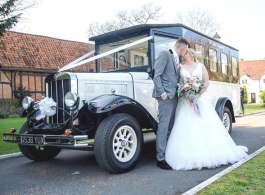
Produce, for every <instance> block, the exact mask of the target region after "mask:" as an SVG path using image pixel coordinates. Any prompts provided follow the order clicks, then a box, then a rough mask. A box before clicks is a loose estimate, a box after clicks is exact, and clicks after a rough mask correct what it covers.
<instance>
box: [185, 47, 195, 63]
mask: <svg viewBox="0 0 265 195" xmlns="http://www.w3.org/2000/svg"><path fill="white" fill-rule="evenodd" d="M187 52H189V54H190V56H191V58H192V60H194V62H197V53H196V51H195V50H194V49H192V48H188V49H187Z"/></svg>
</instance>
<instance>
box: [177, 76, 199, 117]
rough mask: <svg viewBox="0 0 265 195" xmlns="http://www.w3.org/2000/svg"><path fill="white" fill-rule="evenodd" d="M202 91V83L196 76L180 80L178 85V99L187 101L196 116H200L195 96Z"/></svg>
mask: <svg viewBox="0 0 265 195" xmlns="http://www.w3.org/2000/svg"><path fill="white" fill-rule="evenodd" d="M202 89H203V82H202V80H200V79H199V77H197V76H193V77H191V78H188V79H185V80H184V79H183V78H180V81H179V84H178V96H179V99H182V98H184V99H187V100H189V101H190V105H191V106H192V107H193V108H194V111H195V113H196V114H198V115H200V111H199V106H198V101H197V97H196V95H197V94H199V93H200V91H201V90H202Z"/></svg>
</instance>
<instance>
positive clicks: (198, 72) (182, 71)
mask: <svg viewBox="0 0 265 195" xmlns="http://www.w3.org/2000/svg"><path fill="white" fill-rule="evenodd" d="M202 66H203V65H202V64H201V63H197V66H196V68H195V69H194V70H193V72H192V73H190V72H189V71H187V70H186V69H185V68H184V67H183V66H182V67H181V68H180V77H181V78H183V79H184V80H186V79H187V78H191V77H192V76H197V77H199V79H202Z"/></svg>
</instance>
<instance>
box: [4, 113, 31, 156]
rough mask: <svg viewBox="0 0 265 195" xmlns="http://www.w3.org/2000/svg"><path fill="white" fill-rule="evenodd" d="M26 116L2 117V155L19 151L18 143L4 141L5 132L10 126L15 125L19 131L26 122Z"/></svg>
mask: <svg viewBox="0 0 265 195" xmlns="http://www.w3.org/2000/svg"><path fill="white" fill-rule="evenodd" d="M26 120H27V119H26V118H7V119H0V155H1V154H9V153H14V152H19V149H18V145H17V144H12V143H5V142H4V141H3V133H7V132H8V130H9V128H11V127H13V128H15V129H16V130H17V131H16V133H19V130H20V128H21V126H22V125H23V124H24V123H25V122H26Z"/></svg>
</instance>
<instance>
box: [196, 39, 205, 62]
mask: <svg viewBox="0 0 265 195" xmlns="http://www.w3.org/2000/svg"><path fill="white" fill-rule="evenodd" d="M195 51H196V54H197V59H198V61H199V62H200V63H202V64H204V46H203V45H201V44H198V43H195Z"/></svg>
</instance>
